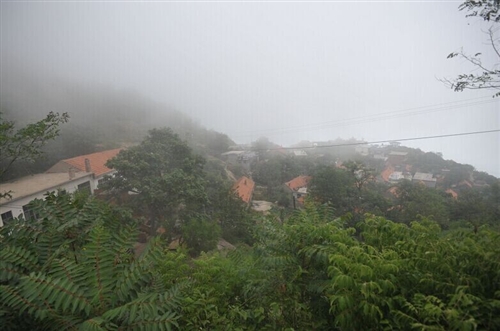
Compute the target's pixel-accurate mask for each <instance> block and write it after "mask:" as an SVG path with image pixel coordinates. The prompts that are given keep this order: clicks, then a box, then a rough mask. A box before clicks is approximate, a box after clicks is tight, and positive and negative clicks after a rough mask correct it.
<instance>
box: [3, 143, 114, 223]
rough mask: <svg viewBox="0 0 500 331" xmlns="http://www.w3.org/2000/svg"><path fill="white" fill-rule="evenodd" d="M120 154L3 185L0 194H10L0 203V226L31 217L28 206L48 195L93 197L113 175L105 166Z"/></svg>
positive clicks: (65, 163)
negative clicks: (103, 182)
mask: <svg viewBox="0 0 500 331" xmlns="http://www.w3.org/2000/svg"><path fill="white" fill-rule="evenodd" d="M120 150H121V149H112V150H107V151H103V152H97V153H92V154H87V155H81V156H77V157H73V158H70V159H66V160H62V161H59V162H57V163H56V164H55V165H53V166H52V167H51V168H50V169H49V170H47V171H46V172H45V173H42V174H37V175H32V176H26V177H23V178H20V179H17V180H14V181H11V182H9V183H3V184H2V192H11V193H10V195H11V196H10V197H7V198H2V199H0V214H1V223H0V226H3V224H4V223H5V222H8V221H9V220H10V219H13V218H15V217H19V216H24V217H25V218H31V217H34V215H33V213H32V212H31V211H30V208H29V205H28V204H29V203H30V202H31V201H33V200H35V199H43V198H44V195H45V194H46V193H47V192H65V193H73V192H75V191H85V192H88V193H89V194H94V192H95V190H97V188H98V186H99V181H100V180H102V179H103V178H104V176H106V175H112V174H113V173H115V172H116V171H115V170H113V169H110V168H108V167H106V165H105V164H106V162H108V160H110V159H112V158H113V157H115V156H116V155H118V153H119V152H120Z"/></svg>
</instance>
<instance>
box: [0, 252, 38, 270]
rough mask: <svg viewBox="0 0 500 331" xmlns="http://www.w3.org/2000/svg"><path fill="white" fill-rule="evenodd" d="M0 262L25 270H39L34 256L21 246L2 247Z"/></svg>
mask: <svg viewBox="0 0 500 331" xmlns="http://www.w3.org/2000/svg"><path fill="white" fill-rule="evenodd" d="M0 260H1V261H3V262H7V263H10V264H12V265H15V266H19V267H22V268H25V269H26V270H31V271H36V270H40V266H39V265H38V258H37V257H36V255H35V254H34V253H33V252H32V251H30V250H28V249H26V248H24V247H22V246H4V247H2V250H0Z"/></svg>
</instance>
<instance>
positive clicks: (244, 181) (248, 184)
mask: <svg viewBox="0 0 500 331" xmlns="http://www.w3.org/2000/svg"><path fill="white" fill-rule="evenodd" d="M254 188H255V182H254V181H253V180H252V179H250V178H248V177H246V176H242V177H241V178H240V179H238V181H237V182H236V183H234V185H233V191H234V192H235V193H236V194H237V195H238V196H239V197H240V199H241V200H242V201H243V202H244V203H246V204H247V205H249V204H250V202H251V201H252V196H253V190H254Z"/></svg>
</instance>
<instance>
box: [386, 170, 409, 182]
mask: <svg viewBox="0 0 500 331" xmlns="http://www.w3.org/2000/svg"><path fill="white" fill-rule="evenodd" d="M404 178H405V177H404V176H403V172H401V171H394V172H393V173H392V174H390V175H389V178H388V179H389V182H391V183H397V182H399V181H400V180H401V179H404Z"/></svg>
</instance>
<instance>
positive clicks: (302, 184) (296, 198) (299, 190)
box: [284, 176, 312, 208]
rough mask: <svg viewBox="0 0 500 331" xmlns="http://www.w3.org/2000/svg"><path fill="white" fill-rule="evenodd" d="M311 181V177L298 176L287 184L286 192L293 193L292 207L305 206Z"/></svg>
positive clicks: (285, 186)
mask: <svg viewBox="0 0 500 331" xmlns="http://www.w3.org/2000/svg"><path fill="white" fill-rule="evenodd" d="M311 179H312V177H311V176H298V177H295V178H294V179H292V180H291V181H289V182H286V183H285V185H284V189H285V192H287V193H291V199H292V205H293V207H294V208H297V207H300V206H303V205H304V198H305V197H306V195H307V185H308V184H309V182H310V181H311Z"/></svg>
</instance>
